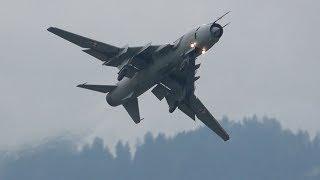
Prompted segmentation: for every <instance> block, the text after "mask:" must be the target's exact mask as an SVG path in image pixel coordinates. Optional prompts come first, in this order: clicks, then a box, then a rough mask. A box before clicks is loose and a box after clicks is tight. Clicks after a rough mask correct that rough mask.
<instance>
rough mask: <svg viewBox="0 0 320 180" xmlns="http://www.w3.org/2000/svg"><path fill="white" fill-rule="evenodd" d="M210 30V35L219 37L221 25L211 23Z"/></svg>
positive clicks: (221, 29)
mask: <svg viewBox="0 0 320 180" xmlns="http://www.w3.org/2000/svg"><path fill="white" fill-rule="evenodd" d="M210 31H211V34H212V36H213V37H214V38H216V39H219V38H220V37H221V36H222V35H223V27H222V26H221V25H220V24H216V23H214V24H212V26H211V28H210Z"/></svg>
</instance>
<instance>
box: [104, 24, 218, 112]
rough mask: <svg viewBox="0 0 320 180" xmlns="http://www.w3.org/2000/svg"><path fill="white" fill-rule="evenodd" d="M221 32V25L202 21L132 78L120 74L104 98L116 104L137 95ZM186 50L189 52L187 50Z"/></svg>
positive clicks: (216, 39)
mask: <svg viewBox="0 0 320 180" xmlns="http://www.w3.org/2000/svg"><path fill="white" fill-rule="evenodd" d="M222 34H223V28H222V27H221V26H220V25H219V24H216V23H211V24H206V25H202V26H200V27H198V28H196V29H193V30H192V31H190V32H188V33H187V34H185V35H183V36H182V37H181V38H179V39H178V40H177V41H175V42H174V44H173V46H174V47H175V48H174V49H173V50H171V51H169V52H167V53H165V55H159V56H155V57H154V58H153V60H152V62H153V63H152V64H150V65H149V66H148V67H147V68H145V69H143V70H141V71H139V72H137V73H136V74H135V75H134V76H133V77H132V78H126V77H125V78H123V79H122V80H121V81H119V82H118V83H117V87H116V88H115V89H114V90H113V91H111V92H110V93H108V94H107V97H106V100H107V102H108V104H109V105H111V106H118V105H121V104H123V103H125V102H126V100H128V99H130V98H133V97H139V96H140V95H141V94H143V93H144V92H146V91H148V90H149V89H150V88H152V87H153V86H154V85H156V84H157V83H158V82H159V81H160V80H162V79H163V78H165V77H166V76H167V75H168V74H169V72H170V71H172V70H174V69H175V68H180V67H181V64H182V63H183V62H184V60H185V59H187V58H190V56H193V57H191V58H196V57H197V56H199V55H201V54H203V53H204V52H206V51H207V50H209V49H210V48H211V47H212V46H213V45H214V44H215V43H217V42H218V41H219V39H220V37H221V36H222ZM189 52H190V53H189Z"/></svg>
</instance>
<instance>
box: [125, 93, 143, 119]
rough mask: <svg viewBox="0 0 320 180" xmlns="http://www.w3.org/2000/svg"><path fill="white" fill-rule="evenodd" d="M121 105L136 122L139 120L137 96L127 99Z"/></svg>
mask: <svg viewBox="0 0 320 180" xmlns="http://www.w3.org/2000/svg"><path fill="white" fill-rule="evenodd" d="M123 107H124V108H125V109H126V111H127V112H128V114H129V115H130V117H131V118H132V120H133V121H134V122H135V123H136V124H138V123H139V122H140V121H141V119H140V112H139V103H138V98H132V99H128V101H127V102H126V103H124V104H123Z"/></svg>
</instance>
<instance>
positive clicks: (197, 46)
mask: <svg viewBox="0 0 320 180" xmlns="http://www.w3.org/2000/svg"><path fill="white" fill-rule="evenodd" d="M228 13H229V12H228ZM228 13H226V14H224V15H223V16H221V17H219V18H217V20H215V21H214V22H211V23H208V24H205V25H201V26H198V27H197V28H195V29H193V30H191V31H189V32H188V33H186V34H184V35H183V36H181V37H180V38H179V39H178V40H176V41H174V42H173V43H168V44H163V45H152V44H151V43H148V44H146V45H144V46H139V47H129V46H128V45H126V46H124V47H116V46H113V45H109V44H106V43H103V42H99V41H96V40H93V39H89V38H86V37H83V36H80V35H77V34H73V33H71V32H67V31H64V30H61V29H59V28H56V27H50V28H48V31H50V32H52V33H53V34H55V35H57V36H60V37H61V38H64V39H65V40H68V41H70V42H72V43H74V44H76V45H78V46H80V47H81V48H84V49H83V51H84V52H85V53H87V54H89V55H91V56H93V57H95V58H97V59H99V60H100V61H102V63H103V64H102V65H104V66H112V67H116V68H118V69H119V72H118V77H117V80H118V81H119V82H118V83H117V84H116V85H94V84H87V83H84V84H80V85H78V86H77V87H80V88H85V89H89V90H93V91H97V92H100V93H104V94H106V101H107V103H108V104H109V105H111V106H119V105H122V106H123V107H124V108H125V109H126V111H127V112H128V114H129V115H130V117H131V118H132V119H133V121H134V122H135V123H136V124H138V123H139V122H140V121H141V118H140V113H139V105H138V97H139V96H140V95H141V94H143V93H144V92H146V91H148V90H149V89H151V88H153V89H152V91H151V92H152V93H153V94H154V95H155V96H156V98H157V99H159V100H160V101H161V100H163V99H166V101H167V103H168V106H169V112H170V113H173V112H174V111H175V110H176V109H177V108H178V109H179V110H181V111H182V112H183V113H185V114H186V115H187V116H189V117H190V118H191V119H193V120H195V119H196V117H197V118H198V119H199V120H201V121H202V122H203V123H204V124H205V125H206V126H207V127H209V128H210V129H211V130H212V131H214V132H215V133H216V134H217V135H219V136H220V137H221V138H222V139H223V140H224V141H227V140H229V135H228V134H227V132H226V131H225V130H224V129H223V128H222V127H221V125H220V124H219V122H218V121H217V120H216V119H215V118H214V117H213V116H212V114H211V113H210V112H209V111H208V109H207V108H206V107H205V106H204V105H203V103H202V102H201V101H200V100H199V98H197V97H196V95H195V94H194V92H195V81H197V80H198V79H199V78H200V77H199V76H196V70H197V69H198V68H199V67H200V64H197V63H196V59H197V58H198V57H199V56H200V55H202V54H204V53H206V52H207V51H208V50H209V49H210V48H211V47H212V46H213V45H215V44H216V43H217V42H218V41H219V40H220V38H221V36H222V35H223V30H224V27H225V26H226V25H228V24H226V25H224V26H221V25H220V24H218V23H217V22H218V21H219V20H220V19H221V18H223V17H224V16H225V15H227V14H228Z"/></svg>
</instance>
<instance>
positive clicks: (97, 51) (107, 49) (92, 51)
mask: <svg viewBox="0 0 320 180" xmlns="http://www.w3.org/2000/svg"><path fill="white" fill-rule="evenodd" d="M48 31H49V32H52V33H53V34H55V35H57V36H60V37H61V38H63V39H65V40H67V41H70V42H72V43H74V44H76V45H78V46H80V47H82V48H85V49H84V50H83V52H85V53H87V54H89V55H91V56H93V57H95V58H97V59H99V60H101V61H103V62H104V63H103V65H106V66H112V67H117V68H118V69H120V71H119V73H118V74H119V77H118V79H119V80H121V79H122V78H123V77H124V76H125V77H128V78H131V77H132V76H133V75H134V74H135V73H136V72H138V71H140V70H142V69H144V68H145V67H146V66H147V65H148V64H149V63H152V59H153V56H154V55H155V54H157V55H161V54H163V53H164V52H167V51H168V50H170V49H172V45H170V44H165V45H161V46H159V45H151V43H148V44H147V45H145V46H138V47H129V46H125V47H122V48H119V47H115V46H112V45H110V44H106V43H103V42H99V41H96V40H93V39H90V38H86V37H83V36H80V35H77V34H74V33H71V32H68V31H65V30H62V29H59V28H56V27H50V28H48Z"/></svg>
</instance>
